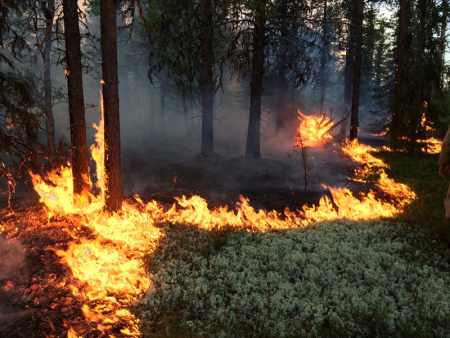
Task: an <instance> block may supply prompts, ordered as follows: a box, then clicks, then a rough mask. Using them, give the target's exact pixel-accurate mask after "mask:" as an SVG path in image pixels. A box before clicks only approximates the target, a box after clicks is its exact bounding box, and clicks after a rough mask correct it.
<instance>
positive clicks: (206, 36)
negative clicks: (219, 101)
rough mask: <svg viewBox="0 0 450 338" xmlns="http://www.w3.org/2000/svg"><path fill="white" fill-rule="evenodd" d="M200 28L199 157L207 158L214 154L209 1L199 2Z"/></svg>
mask: <svg viewBox="0 0 450 338" xmlns="http://www.w3.org/2000/svg"><path fill="white" fill-rule="evenodd" d="M200 27H201V30H202V33H201V36H200V40H201V53H202V54H201V55H202V65H201V69H202V70H201V72H202V80H201V91H202V146H201V155H202V156H203V157H208V156H211V155H213V154H214V133H213V105H214V79H213V62H214V52H213V36H214V30H213V17H212V8H211V0H201V1H200Z"/></svg>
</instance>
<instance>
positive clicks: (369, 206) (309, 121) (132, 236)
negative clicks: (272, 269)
mask: <svg viewBox="0 0 450 338" xmlns="http://www.w3.org/2000/svg"><path fill="white" fill-rule="evenodd" d="M299 114H300V116H301V119H302V122H301V128H305V130H307V132H306V131H304V133H305V134H307V135H309V140H311V142H316V143H317V142H319V141H322V140H323V139H325V138H328V137H331V136H329V133H328V132H327V130H328V128H329V127H330V119H328V118H326V117H325V116H322V117H321V118H315V117H311V116H305V115H303V114H301V113H300V112H299ZM95 128H96V129H97V134H96V138H95V140H96V143H97V145H95V146H93V147H91V153H92V156H93V159H94V161H95V162H96V166H97V178H98V181H97V183H96V185H97V188H98V189H99V190H100V193H99V194H98V195H91V196H90V198H91V203H90V204H82V203H78V204H77V205H74V203H73V187H72V176H71V175H72V174H71V170H70V168H69V167H67V168H64V167H63V168H60V169H58V170H55V171H53V172H52V173H51V174H49V175H48V176H47V177H45V178H43V177H40V176H39V175H33V174H32V181H33V185H34V189H35V190H36V191H37V192H38V194H39V195H40V201H41V202H42V203H44V204H45V210H46V213H47V218H48V224H50V223H51V222H52V220H53V219H54V218H55V217H64V218H66V219H69V220H70V219H76V220H77V222H81V224H82V227H86V228H89V229H90V230H91V231H92V232H93V233H94V234H95V236H90V237H89V238H84V237H82V236H80V237H79V236H78V234H79V231H80V230H82V229H80V227H77V228H75V229H74V230H73V231H72V233H70V236H71V237H72V238H73V240H72V241H71V243H70V245H69V247H68V249H67V250H55V251H56V253H57V255H59V256H60V257H61V259H62V261H63V262H64V263H67V265H68V266H69V267H70V269H71V271H72V273H73V276H74V277H76V278H77V279H78V280H79V283H77V285H72V284H71V285H68V287H70V288H71V290H72V293H73V295H74V296H75V297H77V298H78V299H81V301H82V302H83V304H84V305H83V306H82V311H83V314H84V316H85V317H86V319H87V320H88V321H89V322H91V323H95V325H96V326H97V329H98V330H100V331H101V332H102V333H103V334H104V335H105V336H108V337H118V336H128V337H139V335H140V332H139V320H138V319H137V318H135V317H134V315H133V314H132V313H131V312H130V311H129V310H128V308H129V306H130V305H131V304H133V303H134V302H136V301H137V300H138V299H139V298H140V297H141V296H142V295H143V294H144V293H145V292H146V291H147V290H148V289H149V288H151V285H150V281H149V279H148V278H147V276H146V272H145V269H144V267H143V265H142V263H141V258H142V257H143V255H144V254H145V253H147V252H148V250H149V249H150V250H151V249H152V248H153V249H154V248H156V245H157V244H158V242H159V240H160V239H161V238H162V236H164V227H166V226H169V225H170V224H174V223H181V224H186V225H190V226H195V227H198V228H201V229H204V230H210V229H213V228H219V229H220V228H222V227H224V226H234V227H237V228H241V229H245V230H246V231H262V232H265V231H269V230H279V229H291V228H298V227H307V226H309V225H311V224H313V223H316V222H321V221H325V220H333V219H337V218H347V219H351V220H368V219H377V218H380V217H390V216H393V215H395V214H396V213H399V212H401V211H402V207H403V206H404V205H405V204H407V203H409V202H411V201H412V200H413V199H414V198H415V194H414V193H413V192H412V191H411V190H409V188H408V187H407V186H405V185H403V184H399V183H396V182H394V181H393V180H391V179H389V178H388V177H387V175H386V174H385V173H384V169H385V168H388V166H387V165H386V164H385V163H383V162H382V161H381V160H379V159H376V158H375V157H373V156H372V155H371V154H370V152H371V151H376V149H374V148H371V147H368V146H364V145H361V144H358V143H356V142H355V143H348V144H347V145H346V146H345V147H344V148H343V149H342V151H343V152H344V154H346V155H348V156H350V157H351V158H352V159H353V160H354V161H356V162H358V163H361V164H364V165H365V170H363V171H361V172H358V173H357V177H356V179H358V180H361V181H364V173H365V172H368V171H369V169H370V168H372V167H377V168H379V173H380V175H381V177H380V179H379V181H378V182H377V184H376V185H377V186H378V188H379V189H381V190H382V191H383V192H384V193H386V194H388V195H390V197H391V200H393V201H395V203H394V204H391V203H388V202H383V201H381V200H378V199H376V198H375V196H374V193H372V192H370V193H368V194H367V195H366V196H362V197H361V198H360V199H358V198H355V197H354V196H353V194H352V193H351V192H350V191H349V190H348V189H335V188H332V187H327V186H325V185H324V188H328V189H329V190H330V192H331V195H332V200H331V199H330V198H329V197H327V196H325V197H323V198H322V199H321V200H320V202H319V205H318V206H314V205H313V206H311V207H310V206H306V205H304V206H303V207H302V208H301V210H297V212H294V211H289V210H287V209H286V210H285V212H284V214H280V213H277V212H276V211H271V212H265V211H262V210H260V211H258V212H257V211H255V210H254V209H253V208H252V207H251V206H250V205H249V201H248V199H246V198H244V197H241V203H239V204H238V207H237V210H236V211H233V210H228V209H227V207H220V208H217V209H214V210H209V209H208V205H207V203H206V201H205V200H204V199H202V198H201V197H199V196H192V197H191V198H186V197H183V198H180V199H176V200H177V203H175V204H173V206H172V207H171V208H170V209H169V210H167V209H165V208H164V207H163V206H162V205H161V204H159V203H157V202H155V201H152V202H149V203H144V202H143V201H142V200H141V199H140V198H139V197H138V196H135V197H134V199H133V200H125V201H124V203H123V207H122V212H121V213H120V214H113V215H109V214H107V213H105V212H103V204H104V193H103V191H104V186H105V181H104V175H103V168H104V166H103V155H104V153H103V149H104V143H103V122H102V121H100V124H99V125H98V126H95ZM41 227H42V229H44V228H45V227H46V224H42V225H41ZM91 237H96V238H91ZM119 322H120V323H126V325H122V328H120V330H117V323H119ZM114 329H115V330H114ZM119 332H120V333H119ZM83 333H84V332H83V331H82V330H77V331H76V330H75V328H72V327H70V328H69V329H68V332H67V336H68V337H70V338H74V337H80V336H82V335H83Z"/></svg>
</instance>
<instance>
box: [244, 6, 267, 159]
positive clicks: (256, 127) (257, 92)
mask: <svg viewBox="0 0 450 338" xmlns="http://www.w3.org/2000/svg"><path fill="white" fill-rule="evenodd" d="M265 5H266V0H259V1H257V2H256V11H255V26H254V34H253V56H252V81H251V84H250V115H249V121H248V133H247V147H246V149H245V156H247V157H251V158H261V97H262V82H263V76H264V47H265V35H266V27H265V26H266V14H265Z"/></svg>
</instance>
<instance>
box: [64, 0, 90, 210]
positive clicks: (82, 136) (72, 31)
mask: <svg viewBox="0 0 450 338" xmlns="http://www.w3.org/2000/svg"><path fill="white" fill-rule="evenodd" d="M63 11H64V36H65V40H66V60H67V69H66V74H67V89H68V97H69V116H70V139H71V152H72V173H73V192H74V201H75V202H78V201H79V198H80V197H83V201H84V202H87V201H88V200H86V198H87V196H88V195H87V194H86V193H87V191H89V189H90V183H89V182H90V179H89V166H88V150H87V144H86V121H85V111H84V96H83V76H82V74H83V73H82V68H81V47H80V40H81V37H80V27H79V25H78V5H77V0H63Z"/></svg>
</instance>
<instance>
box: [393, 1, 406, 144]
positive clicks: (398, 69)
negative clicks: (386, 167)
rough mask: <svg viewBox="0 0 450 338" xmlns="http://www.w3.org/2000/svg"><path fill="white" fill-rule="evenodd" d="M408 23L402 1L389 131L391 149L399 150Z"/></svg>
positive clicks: (404, 5) (404, 2)
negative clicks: (406, 25)
mask: <svg viewBox="0 0 450 338" xmlns="http://www.w3.org/2000/svg"><path fill="white" fill-rule="evenodd" d="M405 23H406V0H400V12H399V22H398V34H397V64H396V67H395V87H394V104H393V108H392V122H391V130H390V131H389V133H390V136H391V149H392V150H397V147H398V129H399V124H400V120H399V110H400V109H401V107H400V105H399V101H400V100H399V99H400V98H399V95H400V89H401V85H402V71H403V65H402V64H403V52H404V46H403V37H404V31H405Z"/></svg>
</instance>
